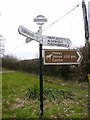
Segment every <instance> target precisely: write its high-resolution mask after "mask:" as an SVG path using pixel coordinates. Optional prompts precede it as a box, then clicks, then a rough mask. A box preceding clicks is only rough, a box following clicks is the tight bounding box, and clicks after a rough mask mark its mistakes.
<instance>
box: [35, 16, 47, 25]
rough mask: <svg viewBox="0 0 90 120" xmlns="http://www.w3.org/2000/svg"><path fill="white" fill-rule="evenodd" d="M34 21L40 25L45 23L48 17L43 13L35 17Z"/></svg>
mask: <svg viewBox="0 0 90 120" xmlns="http://www.w3.org/2000/svg"><path fill="white" fill-rule="evenodd" d="M34 22H36V24H38V25H43V24H44V23H46V22H47V18H45V17H44V16H43V15H38V16H36V18H34Z"/></svg>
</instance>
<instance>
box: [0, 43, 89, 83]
mask: <svg viewBox="0 0 90 120" xmlns="http://www.w3.org/2000/svg"><path fill="white" fill-rule="evenodd" d="M80 51H81V52H82V54H83V61H82V63H81V65H79V66H78V65H71V66H70V65H62V66H61V65H59V66H55V65H52V66H51V65H50V66H49V65H48V66H44V75H50V76H57V77H60V78H63V79H65V80H74V79H76V78H77V79H78V80H80V81H85V79H84V77H85V73H90V44H89V47H88V61H86V58H85V54H87V53H86V49H85V47H82V48H80ZM2 66H3V67H6V68H9V69H12V70H20V71H24V72H28V73H34V74H38V73H39V59H32V60H21V61H20V60H18V59H17V58H16V57H13V56H8V55H7V56H4V57H3V58H2Z"/></svg>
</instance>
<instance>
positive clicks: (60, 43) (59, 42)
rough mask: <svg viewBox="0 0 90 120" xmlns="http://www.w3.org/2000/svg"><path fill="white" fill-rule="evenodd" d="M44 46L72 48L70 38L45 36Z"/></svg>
mask: <svg viewBox="0 0 90 120" xmlns="http://www.w3.org/2000/svg"><path fill="white" fill-rule="evenodd" d="M42 37H43V45H44V46H57V47H67V48H70V46H71V41H70V40H69V39H68V38H62V37H55V36H47V35H43V36H42Z"/></svg>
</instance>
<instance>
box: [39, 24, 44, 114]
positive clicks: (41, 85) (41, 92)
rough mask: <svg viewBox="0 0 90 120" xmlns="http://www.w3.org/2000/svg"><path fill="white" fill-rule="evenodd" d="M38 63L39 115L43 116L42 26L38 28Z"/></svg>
mask: <svg viewBox="0 0 90 120" xmlns="http://www.w3.org/2000/svg"><path fill="white" fill-rule="evenodd" d="M39 37H40V38H39V39H40V41H41V42H40V44H39V61H40V114H41V116H43V58H42V26H39Z"/></svg>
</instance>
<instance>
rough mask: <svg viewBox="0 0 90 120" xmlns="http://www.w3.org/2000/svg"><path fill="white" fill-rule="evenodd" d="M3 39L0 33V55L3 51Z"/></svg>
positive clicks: (0, 55)
mask: <svg viewBox="0 0 90 120" xmlns="http://www.w3.org/2000/svg"><path fill="white" fill-rule="evenodd" d="M4 41H5V39H4V37H3V36H2V35H0V57H2V56H3V55H4V52H5V46H4Z"/></svg>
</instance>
